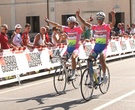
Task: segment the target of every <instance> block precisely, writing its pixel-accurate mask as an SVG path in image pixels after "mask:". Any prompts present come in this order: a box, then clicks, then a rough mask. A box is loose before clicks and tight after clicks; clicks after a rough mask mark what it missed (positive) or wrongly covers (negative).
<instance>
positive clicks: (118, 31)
mask: <svg viewBox="0 0 135 110" xmlns="http://www.w3.org/2000/svg"><path fill="white" fill-rule="evenodd" d="M114 31H115V33H116V36H119V37H122V36H123V34H124V32H123V31H122V24H121V23H118V25H117V28H115V29H114Z"/></svg>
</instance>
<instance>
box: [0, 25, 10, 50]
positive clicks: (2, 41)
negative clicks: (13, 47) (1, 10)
mask: <svg viewBox="0 0 135 110" xmlns="http://www.w3.org/2000/svg"><path fill="white" fill-rule="evenodd" d="M7 31H8V25H6V24H2V26H1V33H0V52H2V51H3V49H9V48H10V43H9V40H8V36H7Z"/></svg>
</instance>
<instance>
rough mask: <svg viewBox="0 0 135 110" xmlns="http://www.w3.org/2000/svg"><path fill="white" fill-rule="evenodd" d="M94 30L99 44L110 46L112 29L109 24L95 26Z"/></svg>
mask: <svg viewBox="0 0 135 110" xmlns="http://www.w3.org/2000/svg"><path fill="white" fill-rule="evenodd" d="M92 30H93V31H94V37H95V38H96V43H98V44H108V39H109V37H110V31H111V27H110V25H109V24H105V23H103V24H102V25H93V26H92Z"/></svg>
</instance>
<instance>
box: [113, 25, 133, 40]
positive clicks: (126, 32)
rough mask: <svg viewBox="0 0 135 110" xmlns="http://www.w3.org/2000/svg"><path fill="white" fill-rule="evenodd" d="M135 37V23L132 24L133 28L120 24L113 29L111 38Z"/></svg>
mask: <svg viewBox="0 0 135 110" xmlns="http://www.w3.org/2000/svg"><path fill="white" fill-rule="evenodd" d="M134 35H135V23H132V24H131V26H130V25H129V24H127V25H126V26H125V24H124V23H118V24H117V27H116V28H113V29H112V31H111V36H112V37H113V36H118V37H125V38H130V37H132V36H134Z"/></svg>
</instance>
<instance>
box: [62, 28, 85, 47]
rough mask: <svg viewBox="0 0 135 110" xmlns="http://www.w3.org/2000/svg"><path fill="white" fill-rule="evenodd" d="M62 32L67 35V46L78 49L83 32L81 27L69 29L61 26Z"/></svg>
mask: <svg viewBox="0 0 135 110" xmlns="http://www.w3.org/2000/svg"><path fill="white" fill-rule="evenodd" d="M63 31H64V32H66V33H67V34H68V46H69V47H75V48H79V41H80V38H81V34H82V32H83V31H82V29H81V27H74V28H73V29H71V28H69V27H67V26H63Z"/></svg>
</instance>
